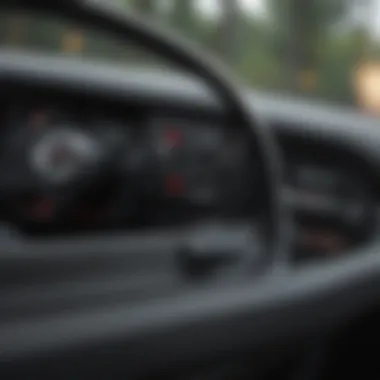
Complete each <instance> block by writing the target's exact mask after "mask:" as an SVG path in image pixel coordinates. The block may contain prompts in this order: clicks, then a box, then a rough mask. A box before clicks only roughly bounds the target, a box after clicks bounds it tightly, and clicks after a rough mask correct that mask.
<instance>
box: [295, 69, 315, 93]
mask: <svg viewBox="0 0 380 380" xmlns="http://www.w3.org/2000/svg"><path fill="white" fill-rule="evenodd" d="M298 81H299V82H298V84H299V87H300V89H301V90H306V91H310V90H314V89H315V87H316V86H317V74H316V72H315V71H314V70H304V71H302V72H301V73H300V74H299V77H298Z"/></svg>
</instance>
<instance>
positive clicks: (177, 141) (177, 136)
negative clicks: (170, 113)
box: [164, 128, 183, 147]
mask: <svg viewBox="0 0 380 380" xmlns="http://www.w3.org/2000/svg"><path fill="white" fill-rule="evenodd" d="M164 142H165V145H166V146H169V147H176V146H180V145H182V142H183V134H182V131H180V130H178V129H174V128H168V129H166V130H165V132H164Z"/></svg>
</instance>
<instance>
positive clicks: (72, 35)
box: [62, 30, 84, 53]
mask: <svg viewBox="0 0 380 380" xmlns="http://www.w3.org/2000/svg"><path fill="white" fill-rule="evenodd" d="M83 46H84V40H83V34H82V32H81V31H80V30H70V31H68V32H66V33H65V34H64V35H63V38H62V51H63V52H65V53H81V52H82V51H83Z"/></svg>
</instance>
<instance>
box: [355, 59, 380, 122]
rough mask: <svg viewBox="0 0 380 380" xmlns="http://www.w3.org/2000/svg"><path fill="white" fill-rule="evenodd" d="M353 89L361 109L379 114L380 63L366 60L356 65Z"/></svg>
mask: <svg viewBox="0 0 380 380" xmlns="http://www.w3.org/2000/svg"><path fill="white" fill-rule="evenodd" d="M354 90H355V94H356V98H357V102H358V104H359V106H360V107H361V108H362V109H364V110H365V111H367V112H370V113H372V114H374V115H380V63H377V62H368V63H364V64H361V65H359V66H358V67H357V69H356V71H355V73H354Z"/></svg>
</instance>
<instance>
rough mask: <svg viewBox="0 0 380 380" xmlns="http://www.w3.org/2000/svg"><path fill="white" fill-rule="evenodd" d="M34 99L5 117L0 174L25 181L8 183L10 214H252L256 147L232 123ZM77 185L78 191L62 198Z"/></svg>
mask: <svg viewBox="0 0 380 380" xmlns="http://www.w3.org/2000/svg"><path fill="white" fill-rule="evenodd" d="M34 103H35V104H33V106H31V105H30V104H27V105H26V106H20V105H18V106H17V107H11V108H10V109H9V112H8V114H7V115H6V118H5V120H4V123H3V124H4V128H3V144H4V145H3V149H2V151H1V152H0V157H1V159H2V163H0V168H2V169H3V170H2V172H1V171H0V176H1V175H4V172H5V171H8V172H13V173H14V174H15V175H16V177H18V178H23V181H21V182H25V183H23V185H22V186H21V187H20V188H16V187H17V186H16V185H15V186H14V189H13V190H15V191H8V192H6V191H2V190H4V189H0V201H1V210H2V215H3V216H4V219H5V221H6V219H7V218H8V219H9V218H10V219H11V220H12V222H14V223H16V224H17V225H18V226H20V228H23V229H25V228H26V230H28V231H29V229H30V227H32V229H33V230H35V229H37V230H39V231H47V227H51V226H53V225H54V226H56V228H55V229H54V230H59V231H60V230H62V229H63V225H65V227H67V226H70V227H69V228H73V229H75V230H78V228H79V229H80V228H83V229H90V230H91V229H93V228H97V227H98V228H105V227H109V228H126V227H128V228H129V227H131V228H133V227H139V228H141V227H144V226H147V227H148V226H149V227H151V226H163V225H176V226H178V225H181V224H186V223H192V222H193V221H197V220H199V219H202V220H203V219H212V218H215V217H218V218H224V217H225V218H234V217H236V218H242V217H243V218H245V217H250V216H252V215H251V214H250V210H252V207H250V204H248V202H249V201H250V200H251V199H253V197H252V193H253V191H254V188H253V187H252V181H251V177H253V176H254V175H253V174H252V173H254V172H253V171H252V170H251V168H250V167H249V165H247V162H248V163H249V160H247V158H248V157H247V154H249V146H248V144H247V140H246V139H245V137H244V136H242V135H239V133H240V134H241V132H235V131H232V130H231V129H228V128H227V127H226V126H224V125H223V122H221V121H220V122H215V120H210V118H205V119H202V118H199V117H198V118H194V117H192V116H191V115H186V116H180V117H178V116H176V117H172V116H170V115H169V116H168V115H167V114H164V113H162V114H154V113H141V114H138V113H136V112H135V113H133V112H131V113H127V112H126V113H125V114H121V113H117V112H115V113H112V112H101V110H97V111H96V113H95V114H94V111H93V109H92V111H91V112H90V110H87V111H88V112H86V108H85V107H78V108H74V107H71V108H68V109H66V108H65V107H61V106H56V105H54V104H52V105H49V106H45V105H43V104H42V105H41V104H38V103H36V102H34ZM79 110H80V111H81V112H79ZM146 115H148V116H146ZM5 166H6V167H7V168H8V169H7V170H5V169H4V168H5ZM98 167H102V168H103V169H102V171H101V173H97V170H98ZM248 173H249V176H248ZM82 177H83V178H85V179H86V180H85V181H84V180H82ZM28 181H29V183H30V184H33V186H32V185H31V186H28V184H27V182H28ZM16 182H17V181H16ZM81 182H83V183H81ZM84 183H86V184H88V183H89V184H90V186H88V187H86V186H87V185H86V186H83V184H84ZM36 184H38V186H35V185H36ZM73 184H74V185H75V186H76V187H77V188H78V189H79V190H78V191H77V190H76V191H77V192H78V195H76V197H75V200H72V201H70V202H69V203H68V206H62V203H60V202H61V199H63V198H66V196H67V195H68V194H70V193H71V192H72V185H73ZM69 207H71V208H72V210H71V212H66V210H67V209H69ZM58 209H63V211H64V213H63V214H59V213H58V211H57V210H58ZM62 215H64V217H62ZM48 230H49V231H50V228H49V229H48Z"/></svg>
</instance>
